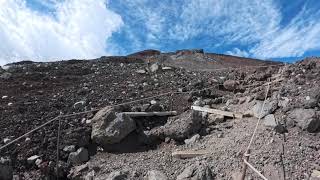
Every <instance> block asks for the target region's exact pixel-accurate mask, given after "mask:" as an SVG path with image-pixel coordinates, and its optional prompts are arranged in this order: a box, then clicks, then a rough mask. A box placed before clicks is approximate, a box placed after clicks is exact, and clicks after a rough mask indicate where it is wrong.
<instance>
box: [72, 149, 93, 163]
mask: <svg viewBox="0 0 320 180" xmlns="http://www.w3.org/2000/svg"><path fill="white" fill-rule="evenodd" d="M88 160H89V152H88V150H87V149H85V148H79V149H78V150H77V151H76V152H72V153H70V154H69V157H68V163H69V164H73V165H77V164H81V163H84V162H86V161H88Z"/></svg>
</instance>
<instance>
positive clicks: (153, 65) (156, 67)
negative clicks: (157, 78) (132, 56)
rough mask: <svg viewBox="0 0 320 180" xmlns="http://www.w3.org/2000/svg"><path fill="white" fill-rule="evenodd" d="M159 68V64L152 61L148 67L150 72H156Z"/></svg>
mask: <svg viewBox="0 0 320 180" xmlns="http://www.w3.org/2000/svg"><path fill="white" fill-rule="evenodd" d="M159 68H160V65H159V64H158V63H154V64H152V65H151V66H150V67H149V70H150V72H152V73H154V72H157V71H158V70H159Z"/></svg>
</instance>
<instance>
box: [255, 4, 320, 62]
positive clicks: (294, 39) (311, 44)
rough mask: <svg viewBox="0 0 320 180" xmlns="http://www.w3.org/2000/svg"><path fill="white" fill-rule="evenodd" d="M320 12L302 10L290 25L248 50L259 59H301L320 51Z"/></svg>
mask: <svg viewBox="0 0 320 180" xmlns="http://www.w3.org/2000/svg"><path fill="white" fill-rule="evenodd" d="M319 19H320V12H319V11H312V10H311V11H310V10H307V9H306V8H303V9H302V10H301V11H300V13H299V14H297V15H296V16H295V17H294V18H293V19H292V20H291V21H290V23H289V24H288V25H287V26H285V27H283V28H279V29H278V30H277V31H275V32H274V33H271V34H270V35H269V36H267V37H264V38H262V39H261V40H260V42H259V43H258V44H257V45H256V46H255V47H254V48H252V49H251V50H250V53H251V54H252V56H255V57H259V58H279V57H280V58H281V57H301V56H303V54H304V53H305V52H307V51H310V50H320V22H319Z"/></svg>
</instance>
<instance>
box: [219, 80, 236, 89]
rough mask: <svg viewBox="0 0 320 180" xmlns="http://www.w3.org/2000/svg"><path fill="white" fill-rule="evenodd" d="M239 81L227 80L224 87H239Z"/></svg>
mask: <svg viewBox="0 0 320 180" xmlns="http://www.w3.org/2000/svg"><path fill="white" fill-rule="evenodd" d="M238 86H239V82H238V81H235V80H227V81H225V82H224V83H223V87H224V88H225V89H226V90H228V91H234V90H236V89H237V88H238Z"/></svg>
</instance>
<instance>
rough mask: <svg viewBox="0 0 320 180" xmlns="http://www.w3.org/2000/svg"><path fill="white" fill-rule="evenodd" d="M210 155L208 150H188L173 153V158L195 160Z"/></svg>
mask: <svg viewBox="0 0 320 180" xmlns="http://www.w3.org/2000/svg"><path fill="white" fill-rule="evenodd" d="M206 154H209V151H207V150H186V151H175V152H173V153H172V157H175V158H179V159H187V158H194V157H197V156H202V155H206Z"/></svg>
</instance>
